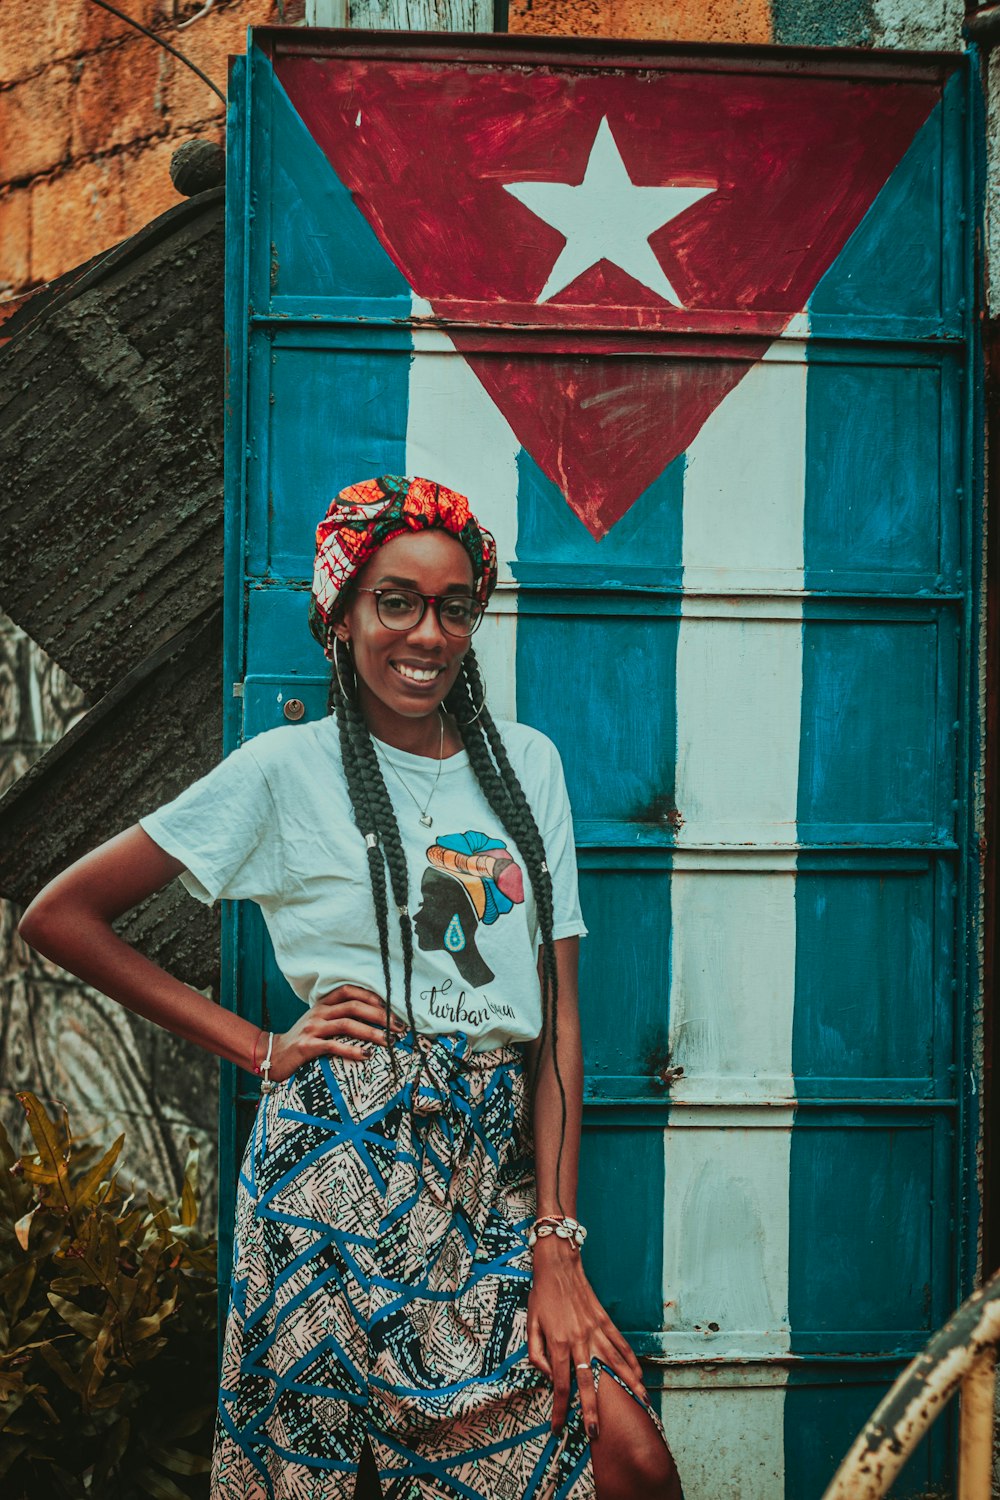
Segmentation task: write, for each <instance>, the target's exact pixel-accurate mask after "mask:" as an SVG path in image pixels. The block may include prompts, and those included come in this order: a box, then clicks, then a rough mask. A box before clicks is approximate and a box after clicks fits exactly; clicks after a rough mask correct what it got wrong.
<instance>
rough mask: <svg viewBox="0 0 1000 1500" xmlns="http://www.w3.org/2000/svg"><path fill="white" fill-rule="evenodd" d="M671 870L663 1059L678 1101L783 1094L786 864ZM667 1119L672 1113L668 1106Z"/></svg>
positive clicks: (790, 980)
mask: <svg viewBox="0 0 1000 1500" xmlns="http://www.w3.org/2000/svg"><path fill="white" fill-rule="evenodd" d="M786 858H787V860H788V863H787V864H786V866H785V868H784V869H783V870H781V871H780V872H778V871H775V872H774V873H764V872H761V871H750V870H747V869H746V867H745V866H737V867H736V868H730V869H728V870H719V869H717V870H704V871H701V872H696V871H694V870H691V871H688V872H683V871H680V870H678V869H675V870H674V873H673V879H672V881H671V886H670V900H671V927H672V934H673V936H672V942H671V984H670V997H671V1025H670V1036H671V1042H670V1060H671V1062H672V1063H673V1064H674V1065H675V1066H679V1067H683V1069H684V1073H683V1075H682V1077H680V1078H679V1079H678V1080H677V1082H676V1083H675V1084H674V1085H673V1087H672V1089H671V1094H670V1097H671V1101H673V1102H676V1103H677V1104H678V1105H680V1104H681V1103H686V1102H691V1103H695V1102H700V1101H702V1100H705V1099H707V1098H712V1099H717V1100H718V1101H719V1102H720V1103H721V1102H723V1101H724V1102H725V1103H727V1104H739V1103H742V1102H744V1101H746V1102H748V1103H749V1102H762V1101H764V1100H767V1101H769V1102H770V1101H773V1102H788V1101H790V1100H791V1099H792V1098H793V1096H794V1086H793V1083H792V1077H791V1057H792V1007H791V1004H790V999H794V994H795V864H794V856H786ZM671 1118H672V1120H673V1119H674V1118H676V1115H672V1117H671Z"/></svg>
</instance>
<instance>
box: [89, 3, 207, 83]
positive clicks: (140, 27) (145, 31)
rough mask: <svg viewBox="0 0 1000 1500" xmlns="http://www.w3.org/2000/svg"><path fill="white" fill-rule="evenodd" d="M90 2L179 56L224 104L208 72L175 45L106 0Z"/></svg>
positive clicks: (175, 55)
mask: <svg viewBox="0 0 1000 1500" xmlns="http://www.w3.org/2000/svg"><path fill="white" fill-rule="evenodd" d="M92 4H94V5H99V6H100V7H101V9H102V10H107V11H110V12H111V14H112V15H113V16H117V17H118V19H119V21H124V22H125V24H126V25H127V26H134V27H135V29H136V31H141V32H142V34H143V36H148V37H149V39H150V41H151V42H155V43H156V45H157V46H158V47H162V48H163V49H164V50H165V51H166V52H169V53H171V54H172V55H173V56H174V57H176V58H179V59H180V61H181V62H182V63H183V64H184V66H185V67H187V68H190V69H191V72H192V73H197V75H198V77H199V78H200V79H201V81H202V83H207V84H208V86H209V88H210V89H211V90H212V92H213V93H214V94H218V96H219V98H220V99H221V100H222V102H223V104H225V102H226V96H225V94H224V93H223V92H222V90H221V89H220V88H219V86H218V85H217V84H214V83H213V82H212V80H211V78H209V76H208V74H207V73H203V72H202V71H201V69H200V68H199V67H198V66H197V64H196V63H193V62H192V61H191V59H190V58H189V57H185V56H184V53H183V52H180V51H179V50H178V49H177V48H176V47H172V46H171V45H170V43H169V42H165V41H164V40H163V38H162V36H157V34H156V32H155V31H150V29H149V27H148V26H143V25H142V23H141V21H136V20H133V18H132V17H131V16H127V15H126V14H125V12H124V11H123V10H119V9H118V8H117V6H114V5H109V4H108V0H92Z"/></svg>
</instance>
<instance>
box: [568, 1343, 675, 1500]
mask: <svg viewBox="0 0 1000 1500" xmlns="http://www.w3.org/2000/svg"><path fill="white" fill-rule="evenodd" d="M597 1420H598V1425H599V1428H600V1436H599V1437H597V1438H595V1439H593V1440H592V1442H591V1445H590V1453H591V1462H592V1464H593V1468H594V1480H595V1483H596V1485H597V1500H682V1495H681V1483H680V1479H679V1478H678V1476H677V1468H676V1466H675V1464H674V1460H673V1456H672V1454H671V1452H670V1449H669V1448H668V1447H667V1445H666V1443H665V1442H664V1441H663V1438H662V1437H661V1436H660V1434H659V1432H658V1431H657V1430H656V1426H655V1424H654V1423H653V1421H652V1419H651V1418H650V1416H649V1413H648V1412H647V1411H646V1410H645V1409H644V1408H643V1407H642V1406H640V1405H639V1402H638V1401H636V1400H635V1398H634V1397H633V1396H630V1395H629V1393H628V1391H626V1390H624V1389H623V1387H622V1386H620V1385H619V1384H618V1382H617V1380H614V1379H612V1377H611V1376H610V1375H608V1374H607V1373H604V1374H603V1375H602V1377H601V1379H600V1380H599V1382H598V1387H597Z"/></svg>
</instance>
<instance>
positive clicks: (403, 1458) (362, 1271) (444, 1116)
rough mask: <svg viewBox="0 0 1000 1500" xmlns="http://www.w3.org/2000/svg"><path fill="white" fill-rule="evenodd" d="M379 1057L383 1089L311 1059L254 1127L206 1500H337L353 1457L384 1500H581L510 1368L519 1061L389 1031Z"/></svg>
mask: <svg viewBox="0 0 1000 1500" xmlns="http://www.w3.org/2000/svg"><path fill="white" fill-rule="evenodd" d="M393 1050H394V1055H395V1059H396V1069H397V1071H396V1074H395V1076H394V1074H393V1072H392V1069H391V1067H390V1059H389V1055H388V1053H387V1051H386V1049H385V1048H383V1047H376V1048H375V1049H374V1052H373V1055H372V1057H371V1058H370V1059H369V1060H368V1061H366V1062H360V1061H350V1060H348V1059H345V1058H340V1057H327V1058H322V1059H317V1060H315V1061H314V1062H312V1063H309V1064H306V1065H305V1066H304V1067H302V1068H300V1069H299V1070H298V1072H296V1073H295V1074H293V1076H292V1077H291V1078H289V1079H288V1080H287V1081H286V1082H284V1083H282V1084H281V1085H279V1087H278V1088H277V1090H276V1091H275V1092H274V1093H272V1094H270V1095H267V1096H265V1098H264V1100H263V1101H262V1104H261V1107H260V1108H259V1110H258V1113H257V1118H256V1121H255V1124H254V1129H253V1132H252V1134H251V1137H250V1140H249V1141H248V1143H247V1149H246V1154H245V1157H244V1161H243V1166H242V1170H241V1173H240V1180H239V1188H238V1196H237V1206H236V1246H235V1253H234V1264H233V1281H232V1293H231V1302H230V1310H229V1319H228V1323H227V1327H226V1338H225V1346H224V1351H223V1364H222V1383H221V1390H220V1393H219V1414H218V1424H217V1428H216V1442H215V1453H214V1459H213V1468H212V1496H213V1500H237V1497H239V1500H265V1497H267V1500H352V1497H353V1495H354V1487H355V1473H356V1469H357V1465H358V1460H359V1457H360V1454H361V1451H362V1447H363V1445H364V1442H365V1439H366V1438H367V1439H368V1441H369V1442H370V1444H371V1449H372V1452H373V1454H374V1458H375V1463H376V1466H377V1468H378V1472H379V1480H380V1484H381V1488H382V1494H383V1496H384V1500H443V1497H449V1500H450V1497H454V1500H524V1497H528V1496H530V1497H538V1500H590V1497H592V1496H593V1495H594V1480H593V1471H592V1468H591V1463H590V1449H589V1445H588V1442H587V1437H586V1433H585V1430H584V1426H583V1421H582V1419H581V1413H580V1401H579V1396H578V1394H577V1392H576V1389H575V1387H574V1390H573V1397H572V1401H571V1404H570V1411H569V1417H568V1419H567V1421H566V1423H565V1425H564V1427H563V1429H562V1431H561V1432H560V1433H557V1434H553V1433H552V1432H551V1430H550V1421H551V1413H552V1386H551V1384H550V1382H549V1381H548V1380H547V1378H546V1377H545V1376H544V1375H543V1374H542V1373H541V1372H540V1371H538V1370H536V1369H535V1368H534V1366H533V1365H531V1364H530V1363H529V1360H528V1351H527V1302H528V1292H529V1290H530V1287H531V1252H530V1250H529V1249H528V1244H527V1232H528V1229H529V1227H530V1224H531V1221H532V1219H533V1217H534V1196H535V1184H534V1170H533V1160H532V1156H531V1151H530V1144H529V1137H528V1126H527V1104H526V1090H525V1080H524V1072H523V1065H522V1059H521V1054H520V1052H519V1051H518V1050H517V1049H515V1048H513V1047H500V1048H494V1049H493V1050H491V1051H488V1052H478V1053H477V1052H473V1051H472V1050H471V1048H470V1046H469V1041H468V1038H467V1037H465V1036H463V1035H457V1036H443V1037H435V1038H431V1037H425V1036H420V1037H417V1038H413V1037H412V1036H411V1035H410V1034H409V1033H407V1034H406V1035H404V1036H403V1037H402V1039H401V1040H399V1041H398V1042H397V1043H396V1045H395V1047H394V1049H393ZM601 1369H602V1367H601V1366H600V1365H598V1364H597V1363H596V1362H595V1367H594V1378H595V1379H598V1378H599V1377H600V1374H601ZM608 1373H609V1374H610V1373H613V1372H610V1371H609V1372H608ZM651 1414H652V1413H651ZM654 1420H656V1421H657V1425H658V1426H659V1423H658V1419H656V1418H655V1415H654ZM661 1431H662V1429H661Z"/></svg>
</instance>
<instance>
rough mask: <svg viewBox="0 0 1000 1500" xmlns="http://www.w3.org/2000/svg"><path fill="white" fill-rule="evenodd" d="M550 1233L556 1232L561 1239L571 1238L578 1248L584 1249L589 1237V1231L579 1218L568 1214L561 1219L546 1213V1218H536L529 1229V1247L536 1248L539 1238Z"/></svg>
mask: <svg viewBox="0 0 1000 1500" xmlns="http://www.w3.org/2000/svg"><path fill="white" fill-rule="evenodd" d="M550 1234H554V1235H555V1236H556V1237H557V1238H558V1239H560V1240H569V1241H570V1243H571V1244H572V1245H573V1247H574V1249H576V1250H582V1249H583V1242H584V1240H585V1239H586V1238H587V1231H586V1230H585V1229H584V1227H583V1225H582V1224H581V1223H580V1222H579V1220H578V1219H571V1218H570V1217H569V1215H568V1214H566V1215H565V1216H564V1217H563V1218H561V1219H560V1218H556V1217H555V1216H554V1215H546V1216H545V1217H544V1218H541V1219H536V1220H535V1222H534V1224H532V1226H531V1228H530V1229H529V1231H528V1246H529V1248H534V1246H535V1244H536V1243H537V1241H538V1240H541V1239H544V1238H545V1237H546V1236H547V1235H550Z"/></svg>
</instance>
